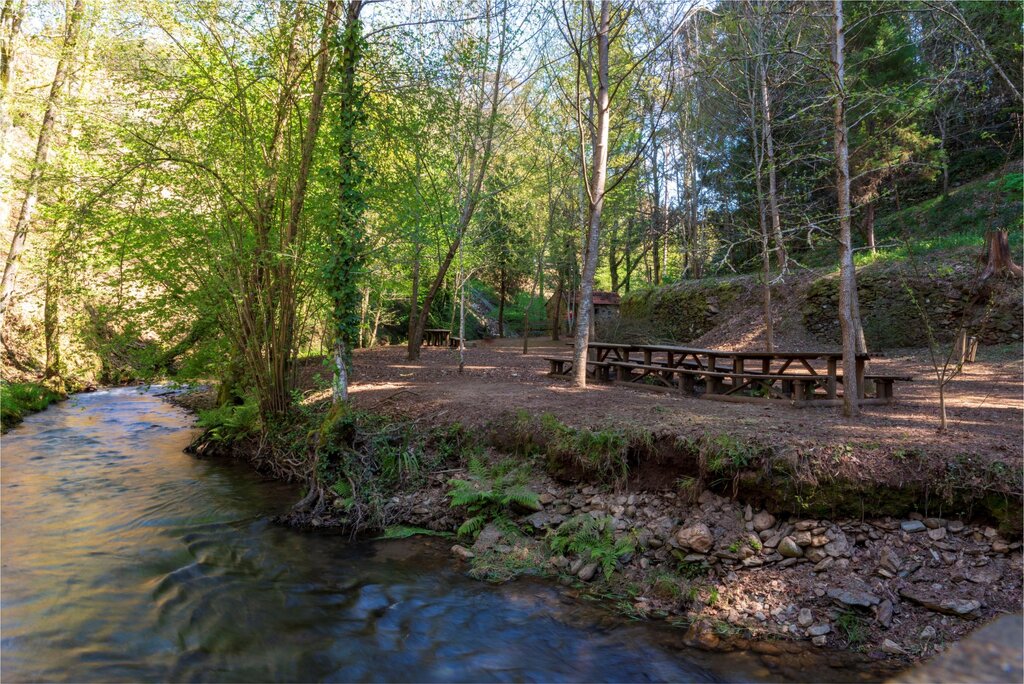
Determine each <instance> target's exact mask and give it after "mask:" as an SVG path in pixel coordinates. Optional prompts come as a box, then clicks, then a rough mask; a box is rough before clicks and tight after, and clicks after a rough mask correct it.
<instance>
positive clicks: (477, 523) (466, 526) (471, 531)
mask: <svg viewBox="0 0 1024 684" xmlns="http://www.w3.org/2000/svg"><path fill="white" fill-rule="evenodd" d="M485 524H487V518H486V517H485V516H482V515H474V516H473V517H472V518H470V519H469V520H467V521H466V522H464V523H462V524H461V525H459V529H458V530H457V531H456V533H455V534H457V535H458V536H460V537H476V536H477V535H478V534H479V533H480V530H482V529H483V528H484V525H485Z"/></svg>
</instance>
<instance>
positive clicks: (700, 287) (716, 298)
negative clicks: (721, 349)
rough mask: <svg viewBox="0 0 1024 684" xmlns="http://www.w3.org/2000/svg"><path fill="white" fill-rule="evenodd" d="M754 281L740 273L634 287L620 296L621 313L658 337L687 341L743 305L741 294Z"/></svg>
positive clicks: (707, 329)
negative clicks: (648, 286)
mask: <svg viewBox="0 0 1024 684" xmlns="http://www.w3.org/2000/svg"><path fill="white" fill-rule="evenodd" d="M754 284H755V279H754V278H753V277H751V276H740V277H733V278H705V279H703V280H687V281H682V282H679V283H674V284H672V285H666V286H664V287H652V288H645V289H643V290H634V291H633V292H630V293H628V294H626V295H625V296H623V298H622V305H621V314H622V317H623V318H624V319H629V320H632V321H636V322H637V323H639V324H641V325H644V326H646V327H647V328H648V329H649V330H650V331H651V332H652V334H654V335H655V336H657V337H661V338H664V339H668V340H674V341H677V342H688V341H690V340H693V339H696V338H698V337H700V336H701V335H703V334H704V333H706V332H708V331H709V330H711V329H712V328H714V327H715V326H716V325H718V323H719V321H720V320H721V319H722V316H723V315H724V314H726V313H728V311H730V310H732V309H734V308H736V307H737V306H742V305H744V303H745V300H744V298H743V297H741V296H740V295H741V294H742V293H744V292H746V291H747V290H749V289H750V288H751V287H752V286H753V285H754Z"/></svg>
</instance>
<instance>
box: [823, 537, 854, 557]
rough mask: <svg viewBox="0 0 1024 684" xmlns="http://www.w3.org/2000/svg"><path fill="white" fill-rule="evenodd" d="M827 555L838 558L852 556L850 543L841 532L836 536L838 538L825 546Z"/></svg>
mask: <svg viewBox="0 0 1024 684" xmlns="http://www.w3.org/2000/svg"><path fill="white" fill-rule="evenodd" d="M825 553H827V554H828V555H830V556H832V557H833V558H838V557H840V556H849V555H850V542H849V541H848V540H847V539H846V535H845V534H843V533H842V532H840V533H839V534H838V535H836V538H835V539H833V540H832V541H830V542H829V543H828V544H825Z"/></svg>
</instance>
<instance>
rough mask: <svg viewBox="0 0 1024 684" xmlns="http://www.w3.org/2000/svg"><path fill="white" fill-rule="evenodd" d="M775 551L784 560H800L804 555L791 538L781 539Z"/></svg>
mask: <svg viewBox="0 0 1024 684" xmlns="http://www.w3.org/2000/svg"><path fill="white" fill-rule="evenodd" d="M777 551H778V552H779V555H781V556H783V557H784V558H800V557H801V556H802V555H804V550H803V549H801V548H800V545H799V544H797V543H796V542H795V541H793V538H792V537H783V538H782V541H780V542H779V546H778V549H777Z"/></svg>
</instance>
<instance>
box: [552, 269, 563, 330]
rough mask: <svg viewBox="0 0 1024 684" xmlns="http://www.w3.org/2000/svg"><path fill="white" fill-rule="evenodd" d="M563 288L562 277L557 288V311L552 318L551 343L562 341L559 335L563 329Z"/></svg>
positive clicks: (555, 296) (555, 295)
mask: <svg viewBox="0 0 1024 684" xmlns="http://www.w3.org/2000/svg"><path fill="white" fill-rule="evenodd" d="M562 287H563V280H562V278H561V277H559V279H558V285H556V286H555V294H554V295H553V296H554V298H555V311H554V313H553V314H552V316H551V341H552V342H558V340H559V339H560V337H559V334H560V333H561V328H562Z"/></svg>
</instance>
